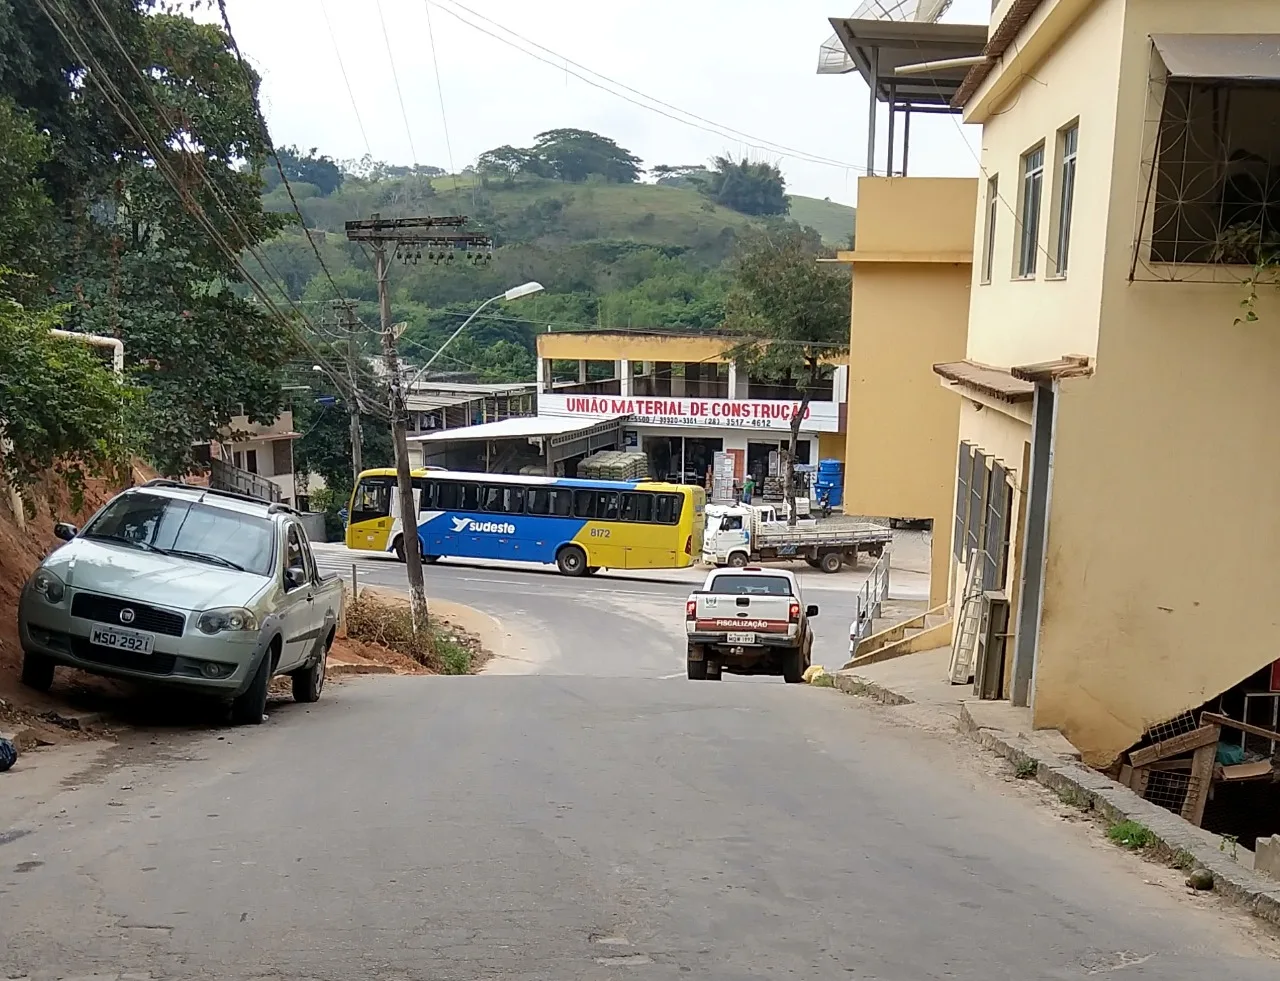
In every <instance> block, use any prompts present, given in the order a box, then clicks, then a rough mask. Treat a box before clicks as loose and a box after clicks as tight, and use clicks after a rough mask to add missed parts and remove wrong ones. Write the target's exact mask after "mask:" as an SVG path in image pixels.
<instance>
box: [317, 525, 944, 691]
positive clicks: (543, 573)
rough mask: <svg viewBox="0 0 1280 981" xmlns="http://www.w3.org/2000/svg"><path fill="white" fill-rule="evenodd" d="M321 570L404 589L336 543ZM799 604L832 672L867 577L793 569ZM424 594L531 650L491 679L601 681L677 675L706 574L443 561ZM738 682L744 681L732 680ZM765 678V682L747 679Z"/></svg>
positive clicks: (371, 561) (382, 568) (914, 587)
mask: <svg viewBox="0 0 1280 981" xmlns="http://www.w3.org/2000/svg"><path fill="white" fill-rule="evenodd" d="M317 556H318V560H319V562H320V565H321V568H322V569H323V570H324V571H326V572H329V573H333V574H337V575H341V576H343V577H344V578H345V579H346V580H347V581H348V582H349V581H350V580H351V574H352V571H351V570H352V565H353V564H354V565H355V567H356V577H357V579H358V580H359V582H360V583H361V584H362V585H378V586H389V587H393V588H399V589H404V588H406V579H405V571H404V566H402V565H400V564H399V563H398V562H396V561H395V560H394V559H392V558H384V557H382V556H378V555H369V554H368V553H352V552H350V551H348V550H347V549H344V548H341V547H337V546H321V547H320V548H318V549H317ZM796 566H797V568H794V569H793V571H795V572H796V574H797V575H798V576H800V577H801V580H802V588H803V590H804V593H805V597H806V599H807V600H808V601H809V602H811V603H815V604H817V605H818V607H819V615H818V618H817V619H816V620H815V621H814V634H815V641H814V662H815V663H818V664H825V665H826V666H827V667H828V668H831V669H834V668H838V667H840V666H841V665H843V664H844V663H845V661H847V660H848V652H849V624H850V623H851V622H852V620H853V618H854V615H855V611H854V597H855V594H856V592H857V591H858V589H860V588H861V586H862V583H863V582H864V581H865V579H866V576H867V572H868V571H869V563H868V562H867V561H866V560H864V561H863V564H862V566H861V567H860V568H859V569H857V570H845V571H842V572H839V573H836V574H835V575H827V574H826V573H822V572H815V571H813V570H811V569H809V568H807V567H806V566H805V565H804V564H803V563H797V564H796ZM424 573H425V575H426V580H427V592H428V594H429V595H431V596H437V597H439V598H441V599H449V600H454V601H456V602H459V603H465V604H467V605H468V606H472V607H474V608H476V609H478V610H481V611H483V612H485V613H488V614H490V615H491V616H495V617H497V618H499V619H500V620H502V621H503V622H504V623H506V624H508V625H509V626H510V627H513V628H519V629H520V630H521V631H522V632H524V633H525V634H526V635H528V636H529V637H530V638H531V639H532V640H533V641H534V644H535V648H536V649H535V652H534V654H533V660H534V661H535V663H534V664H533V665H523V666H517V665H503V664H495V665H494V667H493V670H494V671H495V672H499V673H500V672H504V671H508V670H536V671H537V672H538V673H543V674H562V675H574V676H578V675H597V676H598V675H606V676H609V677H630V678H668V679H670V678H671V677H672V676H674V675H678V676H679V677H684V671H685V642H684V620H683V617H684V599H685V597H686V596H687V595H688V594H689V592H690V590H692V589H694V588H695V584H696V583H700V582H701V581H702V579H703V577H704V576H705V575H706V570H705V569H689V570H678V571H674V570H673V571H669V572H661V571H659V572H655V573H652V574H648V575H637V574H634V573H610V572H602V573H600V574H599V575H596V576H593V577H591V578H584V579H570V578H566V577H565V576H562V575H560V574H559V573H557V572H556V571H555V570H554V569H544V568H541V567H537V566H534V567H530V566H519V565H517V564H515V563H510V564H507V565H505V566H504V565H498V564H493V563H490V564H482V563H476V562H467V561H462V560H445V561H442V562H439V563H437V564H435V565H429V566H427V567H426V568H425V569H424ZM898 578H899V585H898V586H897V587H896V592H895V595H899V594H900V595H902V596H903V597H904V598H908V597H914V596H916V595H924V596H927V593H922V592H921V590H922V588H923V589H927V582H925V583H924V584H923V587H922V584H921V583H920V582H917V580H918V579H920V578H921V577H918V576H913V575H912V574H910V573H907V572H904V573H903V574H902V575H901V576H899V577H898ZM739 680H742V681H746V680H748V679H739ZM750 680H752V681H763V680H766V679H750ZM770 683H773V682H772V681H770Z"/></svg>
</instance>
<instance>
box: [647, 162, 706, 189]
mask: <svg viewBox="0 0 1280 981" xmlns="http://www.w3.org/2000/svg"><path fill="white" fill-rule="evenodd" d="M650 173H652V174H653V175H654V176H655V177H657V179H658V183H659V184H661V185H663V186H664V187H688V188H693V189H694V190H697V191H704V190H705V189H706V187H707V185H708V184H709V183H710V182H711V171H710V170H708V169H707V168H706V167H704V166H703V165H702V164H658V166H656V167H654V168H653V169H652V170H651V171H650Z"/></svg>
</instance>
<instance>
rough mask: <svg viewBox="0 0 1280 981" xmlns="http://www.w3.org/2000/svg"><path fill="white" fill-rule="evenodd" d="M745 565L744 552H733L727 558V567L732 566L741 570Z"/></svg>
mask: <svg viewBox="0 0 1280 981" xmlns="http://www.w3.org/2000/svg"><path fill="white" fill-rule="evenodd" d="M746 564H747V553H746V552H734V553H733V554H732V555H730V556H729V565H731V566H733V568H735V569H741V568H742V567H743V566H745V565H746Z"/></svg>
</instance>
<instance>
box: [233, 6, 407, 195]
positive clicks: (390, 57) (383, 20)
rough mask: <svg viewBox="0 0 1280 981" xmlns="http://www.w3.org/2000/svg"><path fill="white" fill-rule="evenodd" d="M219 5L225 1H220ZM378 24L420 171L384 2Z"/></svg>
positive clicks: (379, 12) (379, 13) (379, 9)
mask: <svg viewBox="0 0 1280 981" xmlns="http://www.w3.org/2000/svg"><path fill="white" fill-rule="evenodd" d="M218 2H219V3H223V2H225V0H218ZM375 5H376V6H377V8H378V23H380V24H381V25H382V40H383V41H384V42H385V43H386V46H387V62H388V64H390V66H391V77H392V78H393V79H395V83H396V98H397V99H398V100H400V117H401V118H402V119H403V120H404V131H405V133H406V134H407V135H408V137H409V153H410V154H412V155H413V169H414V170H417V169H418V151H417V149H416V148H415V147H414V145H413V130H412V129H411V128H410V127H409V113H408V112H406V111H405V108H404V93H403V92H401V91H400V73H399V72H398V71H396V56H395V55H394V54H392V52H391V35H390V34H388V33H387V19H386V18H385V17H384V16H383V15H382V0H376V4H375Z"/></svg>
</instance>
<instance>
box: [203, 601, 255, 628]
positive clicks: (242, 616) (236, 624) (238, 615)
mask: <svg viewBox="0 0 1280 981" xmlns="http://www.w3.org/2000/svg"><path fill="white" fill-rule="evenodd" d="M196 626H197V627H199V628H200V632H201V633H205V634H220V633H222V632H223V631H224V630H257V629H258V618H257V617H256V616H254V615H253V614H252V613H251V612H250V611H248V610H246V609H244V608H243V607H239V606H227V607H223V608H222V609H218V610H205V612H203V613H201V614H200V619H199V620H197V621H196Z"/></svg>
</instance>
